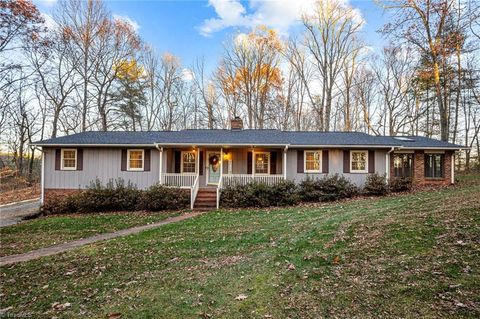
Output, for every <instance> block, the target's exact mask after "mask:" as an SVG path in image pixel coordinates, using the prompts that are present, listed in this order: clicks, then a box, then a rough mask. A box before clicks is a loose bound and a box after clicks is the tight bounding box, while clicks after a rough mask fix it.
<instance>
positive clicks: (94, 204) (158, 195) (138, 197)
mask: <svg viewBox="0 0 480 319" xmlns="http://www.w3.org/2000/svg"><path fill="white" fill-rule="evenodd" d="M189 203H190V193H189V192H185V191H183V190H181V189H179V188H171V187H165V186H161V185H153V186H151V187H150V188H149V189H147V190H144V191H143V190H138V189H137V188H136V187H135V186H134V185H133V184H131V183H127V184H125V182H124V180H123V179H117V180H115V181H113V180H110V181H109V182H108V183H107V185H106V186H103V185H102V183H101V182H100V181H99V180H98V179H97V180H96V181H94V182H92V183H91V184H90V185H89V186H88V187H87V189H86V190H83V191H79V192H78V193H75V194H72V195H70V196H66V197H63V196H62V197H57V198H55V200H50V201H48V202H47V203H45V205H44V206H43V210H44V211H45V212H46V213H50V214H65V213H98V212H111V211H134V210H148V211H161V210H167V209H184V208H187V207H188V205H189Z"/></svg>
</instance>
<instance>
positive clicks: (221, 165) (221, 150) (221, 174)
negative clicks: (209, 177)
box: [220, 147, 223, 180]
mask: <svg viewBox="0 0 480 319" xmlns="http://www.w3.org/2000/svg"><path fill="white" fill-rule="evenodd" d="M222 177H223V147H221V148H220V180H221V179H222Z"/></svg>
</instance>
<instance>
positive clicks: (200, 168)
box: [199, 151, 203, 175]
mask: <svg viewBox="0 0 480 319" xmlns="http://www.w3.org/2000/svg"><path fill="white" fill-rule="evenodd" d="M199 166H200V167H199V174H200V175H203V151H200V158H199Z"/></svg>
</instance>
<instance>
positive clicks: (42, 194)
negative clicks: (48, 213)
mask: <svg viewBox="0 0 480 319" xmlns="http://www.w3.org/2000/svg"><path fill="white" fill-rule="evenodd" d="M35 149H36V150H39V151H40V153H41V154H42V165H41V172H40V205H43V204H44V203H45V152H44V150H43V147H40V148H39V147H35Z"/></svg>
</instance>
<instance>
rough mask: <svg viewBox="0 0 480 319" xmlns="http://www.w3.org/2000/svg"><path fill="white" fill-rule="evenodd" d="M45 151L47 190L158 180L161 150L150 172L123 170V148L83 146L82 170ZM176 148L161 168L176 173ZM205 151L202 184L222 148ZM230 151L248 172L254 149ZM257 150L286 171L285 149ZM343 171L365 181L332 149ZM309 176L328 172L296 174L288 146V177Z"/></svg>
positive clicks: (381, 157)
mask: <svg viewBox="0 0 480 319" xmlns="http://www.w3.org/2000/svg"><path fill="white" fill-rule="evenodd" d="M44 150H45V188H46V189H78V188H85V187H87V186H88V185H89V184H90V182H92V181H94V180H95V179H97V178H98V179H99V180H100V181H101V182H102V183H103V184H106V183H107V182H108V181H109V180H111V179H113V180H115V179H117V178H122V179H124V180H125V181H126V182H128V181H130V182H131V183H132V184H134V185H136V186H137V188H139V189H145V188H148V187H150V186H151V185H154V184H155V183H157V182H158V181H159V164H160V163H159V157H160V156H159V154H160V153H159V151H158V150H157V149H151V155H150V156H151V162H150V171H140V172H139V171H122V170H121V167H120V165H121V149H120V148H84V149H83V170H81V171H62V170H55V148H44ZM174 150H175V149H172V148H164V151H163V161H162V167H163V169H162V171H163V172H165V173H166V172H169V173H173V172H174V165H175V163H174ZM201 151H202V153H203V156H204V158H203V166H204V167H203V175H201V176H200V185H201V186H204V185H206V182H207V171H208V158H207V152H208V151H219V149H214V148H211V149H210V148H202V149H201ZM225 151H227V152H231V158H232V174H247V153H248V152H249V151H252V149H249V148H231V149H228V150H227V149H225ZM255 151H257V152H260V151H267V152H272V151H276V152H277V165H276V167H277V171H276V172H277V174H282V172H283V149H260V148H256V149H255ZM386 152H387V151H386V150H375V171H376V172H377V173H378V174H382V175H383V174H385V173H386V156H385V155H386ZM223 173H224V174H228V163H227V162H226V161H225V162H224V165H223ZM336 173H338V174H340V175H344V176H345V177H347V178H348V179H350V180H351V181H352V182H353V183H355V184H356V185H358V186H363V184H364V183H365V180H366V177H367V175H368V174H366V173H343V150H341V149H330V150H329V174H336ZM307 175H309V176H312V177H314V178H321V177H324V176H325V175H326V174H312V173H309V174H306V173H297V149H289V150H288V152H287V179H290V180H293V181H295V182H297V183H298V182H301V181H302V180H304V179H305V178H306V177H307Z"/></svg>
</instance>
